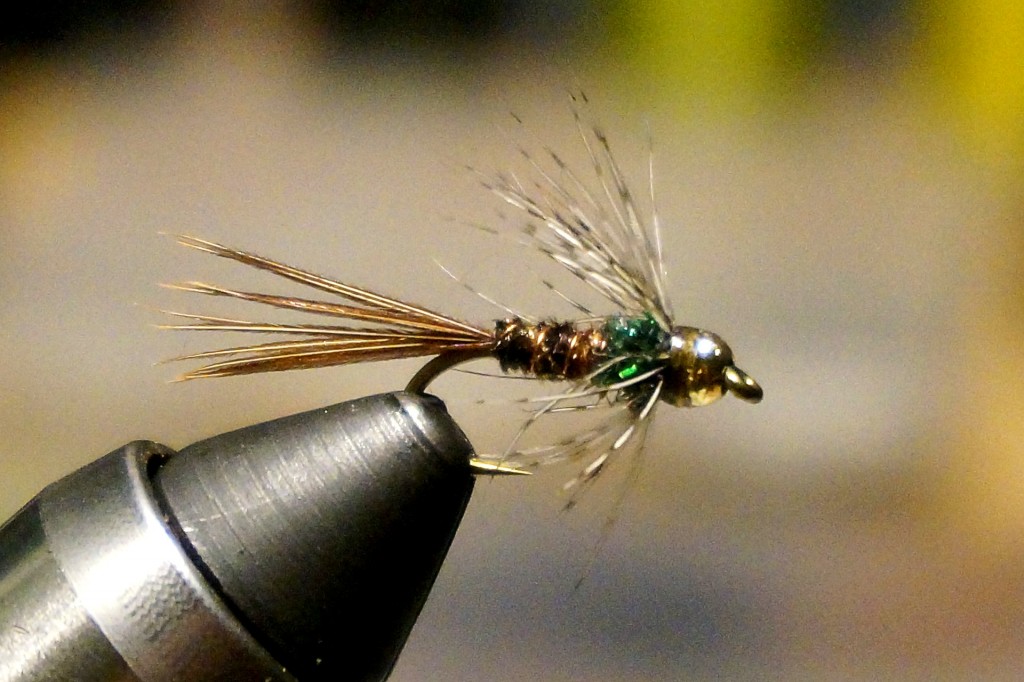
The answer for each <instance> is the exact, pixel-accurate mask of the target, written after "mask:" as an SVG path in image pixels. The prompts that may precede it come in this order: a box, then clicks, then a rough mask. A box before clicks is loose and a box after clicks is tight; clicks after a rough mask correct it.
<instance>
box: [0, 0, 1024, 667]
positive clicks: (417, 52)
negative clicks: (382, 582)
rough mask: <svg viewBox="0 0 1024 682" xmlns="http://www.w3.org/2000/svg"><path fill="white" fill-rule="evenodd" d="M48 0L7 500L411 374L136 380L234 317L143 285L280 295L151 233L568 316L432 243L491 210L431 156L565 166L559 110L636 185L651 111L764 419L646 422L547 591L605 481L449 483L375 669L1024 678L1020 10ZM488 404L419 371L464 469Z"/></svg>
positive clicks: (395, 286) (718, 308)
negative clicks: (442, 412)
mask: <svg viewBox="0 0 1024 682" xmlns="http://www.w3.org/2000/svg"><path fill="white" fill-rule="evenodd" d="M41 7H42V9H40V10H39V11H38V12H36V14H34V15H32V16H27V17H25V16H18V17H15V16H13V15H12V16H8V17H6V19H5V20H4V21H2V22H0V24H2V25H3V26H4V28H3V29H0V34H2V40H0V59H2V62H0V83H2V90H0V131H2V132H0V349H2V351H3V354H2V358H3V359H2V363H0V434H2V437H0V517H4V518H5V517H6V516H8V515H10V514H12V513H14V511H16V510H17V508H18V507H19V506H20V505H22V504H23V503H24V502H26V501H27V500H28V499H29V498H30V497H31V496H32V495H33V494H34V493H35V492H37V491H38V490H39V489H40V488H41V487H42V486H43V485H45V484H46V483H48V482H50V481H51V480H53V479H55V478H57V477H59V476H62V475H64V474H66V473H68V472H70V471H72V470H73V469H75V468H77V467H79V466H81V465H83V464H85V463H87V462H89V461H91V460H93V459H95V458H96V457H99V456H100V455H102V454H104V453H106V452H108V451H109V450H111V449H113V448H115V447H117V446H119V445H121V444H123V443H125V442H127V441H129V440H131V439H134V438H148V439H153V440H158V441H161V442H164V443H167V444H168V445H171V446H172V447H181V446H184V445H186V444H188V443H190V442H192V441H194V440H197V439H200V438H203V437H206V436H209V435H213V434H216V433H220V432H223V431H225V430H229V429H232V428H236V427H239V426H243V425H246V424H251V423H255V422H259V421H263V420H267V419H271V418H274V417H278V416H282V415H286V414H290V413H293V412H298V411H302V410H306V409H311V408H314V407H317V406H320V405H326V404H330V403H334V402H339V401H342V400H346V399H349V398H355V397H358V396H362V395H366V394H369V393H374V392H381V391H389V390H395V389H399V388H401V387H402V386H404V384H405V382H406V381H407V380H408V378H409V377H410V376H411V374H412V373H413V372H414V371H415V369H416V368H417V367H418V366H419V364H420V363H419V362H418V361H411V362H395V363H388V364H382V365H370V366H357V367H350V368H334V369H325V370H317V371H314V372H296V373H287V374H277V375H266V376H253V377H243V378H234V379H224V380H210V381H196V382H188V383H184V384H180V383H179V384H171V383H168V381H169V380H170V379H173V377H174V376H175V374H176V370H179V369H181V368H175V367H173V366H167V365H155V364H154V363H156V362H157V361H159V360H161V359H166V358H169V357H173V356H175V355H179V354H182V353H186V352H190V351H197V350H202V349H205V348H212V347H215V346H218V345H227V344H233V343H235V342H237V339H232V338H225V337H220V338H215V337H214V336H213V335H200V334H182V333H172V332H163V331H158V330H156V329H154V328H153V325H154V324H157V323H160V322H161V321H164V319H163V317H162V316H161V315H160V313H159V312H157V311H158V310H159V309H161V308H169V309H176V310H193V311H195V310H204V311H208V312H213V313H223V312H225V311H227V310H229V308H227V307H224V306H218V305H217V303H218V302H217V301H212V302H211V301H207V300H190V298H189V297H188V296H186V295H184V294H177V293H174V292H169V291H166V290H161V289H159V288H158V287H157V284H158V283H159V282H174V281H181V280H188V279H203V280H207V281H213V282H217V283H223V284H226V285H232V286H243V287H244V286H247V287H250V288H253V287H259V288H261V289H264V290H268V289H269V290H273V291H283V292H291V293H298V292H296V291H294V290H293V289H289V288H288V287H281V286H279V285H278V284H277V283H276V282H273V281H268V280H267V279H266V278H264V277H261V276H260V275H259V274H257V273H250V272H247V271H245V269H244V268H240V267H237V266H235V267H233V266H232V265H231V264H228V263H223V262H218V261H216V260H215V259H212V258H209V257H204V256H203V255H202V254H199V253H195V252H189V251H187V250H185V249H182V248H180V247H177V246H175V244H174V243H173V240H172V239H170V238H169V237H166V236H161V235H160V233H161V232H170V233H176V232H184V233H190V234H196V235H199V236H202V237H206V238H209V239H214V240H218V241H222V242H224V243H227V244H230V245H234V246H237V247H240V248H245V249H248V250H252V251H256V252H259V253H261V254H264V255H267V256H270V257H274V258H278V259H280V260H285V261H287V262H289V263H292V264H295V265H298V266H301V267H305V268H307V269H310V270H313V271H315V272H319V273H322V274H325V275H329V276H333V277H336V278H339V279H344V280H348V281H352V282H354V283H358V284H362V285H365V286H367V287H370V288H374V289H378V290H381V291H383V292H386V293H390V294H393V295H396V296H399V297H406V298H409V299H411V300H414V301H416V302H419V303H422V304H424V305H427V306H430V307H434V308H438V309H440V310H443V311H446V312H450V313H452V314H455V315H458V316H460V317H463V318H464V319H467V320H473V321H481V322H486V321H488V320H491V319H493V318H496V317H500V316H502V313H501V311H498V310H495V309H493V308H491V307H490V306H488V305H487V304H486V303H484V302H483V301H481V300H480V299H478V298H476V297H473V296H472V295H471V294H469V293H468V292H466V291H465V290H464V289H463V288H461V287H460V285H458V284H457V283H455V282H453V281H452V280H451V279H450V278H448V277H447V276H445V275H444V273H443V272H442V271H441V270H440V269H438V267H437V266H436V265H435V263H434V262H433V259H435V258H436V259H437V260H439V261H441V262H442V263H443V264H444V265H445V266H447V267H449V268H451V269H452V270H453V271H454V272H456V273H458V274H459V275H460V276H462V277H464V278H465V279H466V280H467V281H468V282H470V283H472V284H473V286H474V287H476V288H477V289H480V290H482V291H485V292H486V293H488V294H490V295H492V296H494V297H496V298H498V299H500V300H502V301H504V302H507V303H508V304H510V305H512V306H513V307H516V308H519V309H523V310H525V311H527V312H529V313H531V314H534V315H561V316H569V315H571V310H569V309H567V308H566V306H565V304H564V303H563V302H561V301H560V300H558V299H557V298H555V297H553V296H552V295H551V294H550V292H548V291H547V290H546V289H545V288H544V287H543V285H542V284H541V279H543V278H544V277H548V276H552V273H553V272H554V271H553V270H552V269H551V266H550V264H549V263H546V262H545V261H543V260H542V259H541V258H539V257H537V256H536V254H531V253H530V252H529V251H527V250H524V249H522V248H518V247H516V246H514V245H511V244H510V242H508V241H507V240H506V241H503V240H500V239H496V238H493V237H488V236H487V235H483V234H480V233H479V232H478V231H474V230H473V229H469V228H467V227H466V226H465V223H472V222H481V223H485V224H495V225H497V224H498V222H499V221H500V218H499V217H497V211H498V209H499V208H500V206H499V205H498V203H497V202H496V200H495V199H494V197H492V196H490V195H489V194H488V193H487V192H486V190H484V189H482V188H481V187H480V186H479V181H478V179H477V178H476V177H475V176H474V175H473V174H472V173H471V172H468V171H467V170H466V169H465V166H466V165H467V164H469V165H472V166H473V167H475V168H479V169H481V170H483V171H486V172H497V171H501V170H504V169H507V168H511V167H515V165H516V164H517V163H520V162H519V161H517V158H516V152H515V145H516V144H519V143H525V144H527V145H533V146H534V147H535V148H536V147H539V146H542V145H545V144H548V145H551V146H552V147H554V148H555V149H557V150H559V151H560V152H562V153H564V155H565V156H566V157H567V158H569V159H571V160H572V161H573V163H574V165H581V164H582V160H583V156H582V154H583V152H582V149H581V148H580V145H579V139H578V136H577V134H576V131H575V129H574V127H573V122H572V117H571V113H570V109H569V97H568V94H567V93H568V92H569V91H570V90H573V89H575V88H583V89H584V90H585V91H586V92H587V94H588V95H589V97H590V99H591V100H592V102H593V106H592V107H590V112H591V113H593V115H594V117H595V118H597V119H598V120H600V121H601V122H602V123H603V125H604V126H605V128H606V129H607V130H608V132H609V136H610V138H611V140H612V144H613V146H614V148H615V150H616V153H617V155H618V156H619V157H620V160H621V161H622V164H623V166H624V167H625V169H626V171H627V173H628V174H629V175H630V176H631V177H632V178H633V180H634V184H635V185H636V186H637V189H638V193H640V194H643V193H645V192H646V185H645V183H646V171H647V168H646V162H647V146H648V144H647V136H648V133H647V131H648V129H649V130H650V135H651V137H652V139H653V147H654V154H655V165H656V171H655V185H656V190H657V195H658V200H657V203H658V210H659V213H660V216H661V220H662V223H663V225H664V226H665V227H664V229H665V242H666V247H665V250H666V254H667V261H668V263H667V264H668V269H669V272H670V293H671V295H672V298H673V300H674V303H675V307H676V311H677V315H678V317H679V320H678V321H679V322H680V323H683V324H693V325H699V326H703V327H706V328H709V329H713V330H715V331H717V332H719V333H721V334H722V335H723V336H724V337H725V338H726V339H727V340H728V341H729V342H730V344H731V345H732V347H733V350H734V351H735V353H736V356H737V359H738V362H739V365H740V366H741V367H743V368H744V369H745V370H747V371H748V372H750V373H751V374H752V375H753V376H754V377H756V378H757V379H758V381H760V382H761V384H762V385H763V386H764V389H765V394H766V397H765V400H764V402H763V403H762V404H760V405H758V406H750V405H745V404H742V403H740V402H738V401H735V400H732V399H730V400H724V401H722V402H721V403H719V404H716V405H714V406H712V407H708V408H705V409H700V410H690V411H683V410H673V409H671V408H668V407H667V406H665V407H662V408H661V409H660V410H659V414H658V419H657V420H656V424H655V425H654V427H653V428H652V430H651V432H650V435H649V439H648V443H647V450H646V455H645V459H644V462H643V469H642V471H641V474H640V478H639V480H638V482H637V483H636V485H635V486H634V487H633V488H632V489H631V490H630V492H629V495H628V496H627V498H626V500H625V503H624V504H623V505H622V507H621V508H620V509H619V510H618V511H617V512H616V514H615V517H616V522H615V525H614V528H613V531H612V533H611V535H610V536H609V538H608V540H607V542H606V543H605V544H604V545H603V546H602V547H601V549H600V552H599V554H598V555H597V560H596V562H595V564H594V566H593V568H592V570H591V571H590V572H589V574H588V575H587V579H586V580H585V581H584V583H583V585H582V586H581V587H580V588H579V589H578V590H575V591H574V590H573V585H574V584H575V582H576V581H577V579H578V578H579V577H580V576H581V575H582V574H583V572H584V571H585V570H586V569H585V567H586V564H587V559H588V557H589V556H590V553H591V552H592V551H593V548H594V547H595V543H596V542H597V538H598V536H599V534H600V528H601V525H602V523H603V522H604V519H605V518H606V517H607V516H608V514H609V513H612V511H613V509H614V506H615V505H614V499H615V497H616V495H617V494H618V490H619V486H617V485H616V484H617V482H619V481H617V479H616V478H615V477H614V476H611V477H609V478H610V480H608V481H603V482H602V484H601V485H598V486H596V487H595V489H594V490H592V491H591V492H590V494H589V495H587V496H586V498H585V499H584V501H583V504H581V505H580V507H579V508H577V509H575V510H573V511H572V512H571V513H568V514H566V513H562V512H560V507H561V504H562V502H563V500H562V498H561V497H560V486H561V484H562V482H563V481H564V480H565V479H566V477H567V475H568V473H567V472H566V471H558V470H551V471H546V472H543V473H541V474H540V475H537V476H534V477H532V478H530V479H526V480H521V479H518V478H516V479H515V480H494V481H487V480H481V481H479V483H478V487H477V491H476V494H475V496H474V498H473V500H472V502H471V505H470V508H469V511H468V513H467V516H466V519H465V522H464V524H463V526H462V528H461V530H460V532H459V534H458V536H457V538H456V540H455V543H454V546H453V548H452V551H451V554H450V555H449V558H448V561H447V563H446V565H445V567H444V569H443V570H442V573H441V575H440V577H439V579H438V582H437V585H436V586H435V589H434V591H433V593H432V595H431V598H430V600H429V602H428V604H427V606H426V608H425V610H424V612H423V615H422V617H421V619H420V621H419V623H418V624H417V626H416V629H415V630H414V632H413V634H412V637H411V639H410V641H409V644H408V646H407V648H406V650H405V653H404V654H403V656H402V658H401V659H400V662H399V664H398V668H397V669H396V671H395V674H394V676H393V678H392V679H395V680H401V681H406V680H438V679H488V680H523V679H541V680H710V679H733V680H759V679H791V680H801V679H813V680H818V679H830V680H834V679H835V680H838V679H843V680H875V679H883V678H884V679H901V680H937V679H938V680H978V679H985V680H1002V679H1006V680H1011V679H1019V678H1020V676H1021V669H1022V664H1024V660H1022V659H1024V654H1022V653H1021V652H1022V651H1024V571H1022V570H1021V565H1022V563H1024V562H1022V559H1024V534H1022V531H1024V391H1022V390H1021V388H1020V383H1021V377H1022V376H1024V353H1022V352H1021V342H1020V340H1021V338H1022V335H1024V305H1022V300H1024V299H1022V288H1024V287H1022V284H1024V269H1022V267H1021V263H1022V256H1024V248H1022V241H1024V240H1022V235H1021V227H1022V219H1024V211H1022V208H1024V203H1022V193H1021V189H1022V184H1024V183H1022V180H1021V178H1022V176H1021V158H1022V156H1021V152H1022V150H1024V113H1022V112H1024V66H1022V65H1024V35H1022V33H1024V10H1022V9H1021V7H1020V6H1018V4H1017V3H1016V2H1015V0H977V1H975V2H967V0H946V1H941V2H940V1H938V0H935V1H933V2H917V3H913V2H910V1H909V0H908V1H906V2H898V1H896V0H890V1H889V2H884V1H881V0H876V1H875V2H871V1H870V0H862V1H859V2H858V1H854V0H845V1H842V0H818V1H817V2H812V1H810V0H804V1H797V0H790V1H784V0H775V1H773V2H753V1H748V2H742V1H741V2H737V3H727V4H726V5H722V6H717V5H716V6H715V7H712V8H708V7H703V3H668V2H660V3H659V2H655V3H632V2H625V1H622V2H613V1H611V0H606V1H604V2H601V1H596V0H595V1H592V2H587V1H586V0H575V1H573V0H563V1H562V2H557V3H535V2H529V1H527V0H521V1H520V2H514V3H473V2H440V1H438V2H417V3H397V2H393V3H389V2H378V3H375V2H361V3H349V4H345V5H332V4H330V3H312V2H310V3H302V2H293V3H279V4H277V5H274V6H273V8H264V9H261V10H256V9H253V8H252V7H251V6H250V5H249V4H248V3H233V2H225V3H218V2H193V3H159V2H150V3H143V4H138V3H119V2H106V3H104V2H99V3H94V4H90V3H51V4H49V5H47V4H46V3H44V4H43V5H42V6H41ZM4 11H5V12H7V10H4ZM510 112H514V113H515V114H516V115H517V116H518V117H519V118H521V119H522V120H523V121H524V124H523V125H522V126H519V125H518V124H516V123H515V122H514V120H513V119H512V117H511V116H510V115H509V113H510ZM553 276H556V277H557V276H558V275H557V273H555V274H554V275H553ZM562 281H563V282H566V288H567V289H568V290H569V291H572V292H573V293H576V294H579V295H581V296H586V294H585V292H584V293H580V290H579V289H578V288H575V289H574V288H573V286H574V285H573V284H572V282H571V281H567V280H564V279H563V280H562ZM253 314H254V315H257V316H258V315H259V311H257V312H255V313H253ZM480 368H481V369H489V367H488V366H487V365H486V364H485V365H483V366H481V367H480ZM490 369H493V368H490ZM509 386H510V382H508V381H502V380H498V379H485V378H480V377H474V376H467V375H459V374H454V373H449V374H447V375H445V377H444V378H443V379H441V380H439V381H438V382H437V383H436V384H435V385H434V386H433V387H432V390H434V391H436V392H437V393H438V394H439V395H440V396H441V397H442V398H444V399H445V400H446V401H447V402H448V404H449V407H450V408H451V410H452V412H453V414H455V415H456V417H457V418H458V420H459V422H460V423H461V424H462V425H463V426H464V428H465V429H466V431H467V432H468V433H469V435H470V436H471V438H472V440H473V442H474V444H475V445H476V447H477V448H478V450H480V451H482V452H494V451H496V450H499V449H500V448H502V447H503V446H504V438H505V437H506V436H505V435H504V434H505V433H506V432H507V431H508V429H511V428H512V427H513V425H514V424H515V423H516V420H517V419H519V418H520V416H521V412H520V411H519V410H518V408H516V407H515V406H509V405H507V404H506V405H503V404H501V403H500V402H496V403H488V404H483V405H480V404H477V403H478V401H479V400H480V399H486V400H492V399H498V400H499V401H500V399H501V398H503V397H505V396H506V395H507V393H508V392H509V391H508V388H509ZM564 425H565V422H559V424H553V425H551V426H552V428H553V429H554V430H553V431H550V432H549V433H551V434H553V435H557V434H558V433H561V432H562V431H561V429H562V428H563V426H564Z"/></svg>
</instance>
